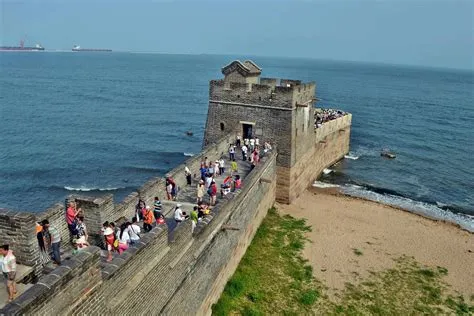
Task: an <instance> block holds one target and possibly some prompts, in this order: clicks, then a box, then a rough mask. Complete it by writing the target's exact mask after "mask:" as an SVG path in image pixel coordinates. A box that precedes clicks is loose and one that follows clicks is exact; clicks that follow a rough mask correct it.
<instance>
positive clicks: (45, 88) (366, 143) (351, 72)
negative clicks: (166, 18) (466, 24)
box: [0, 52, 474, 230]
mask: <svg viewBox="0 0 474 316" xmlns="http://www.w3.org/2000/svg"><path fill="white" fill-rule="evenodd" d="M236 57H237V58H239V57H240V58H243V57H242V56H215V55H163V54H133V53H103V54H102V53H52V52H51V53H49V52H43V53H3V54H0V105H1V109H0V115H1V124H0V133H1V138H0V148H1V150H0V207H5V208H13V209H17V210H28V211H41V210H43V209H45V208H47V207H49V206H51V205H52V204H53V203H55V202H57V201H62V200H63V198H64V197H65V196H66V195H67V194H70V193H72V192H76V191H79V192H80V191H82V192H84V193H86V194H102V193H105V192H110V193H114V195H115V198H116V200H121V199H122V198H123V197H124V196H125V195H126V194H128V193H129V192H131V191H133V190H134V189H136V188H137V187H139V186H141V184H143V183H144V182H145V181H146V180H147V179H149V178H150V177H153V176H157V175H163V174H164V173H165V172H166V171H167V170H169V169H171V168H172V167H174V166H176V165H177V164H179V163H181V162H182V161H184V160H185V159H186V158H187V157H186V154H192V153H196V152H198V151H199V150H200V148H201V144H202V135H203V131H204V125H205V120H206V114H207V101H208V82H209V80H211V79H215V78H219V77H221V74H220V68H221V67H222V66H223V65H225V64H227V63H228V62H229V61H231V60H232V59H234V58H236ZM253 59H254V61H255V62H256V63H257V64H259V65H261V66H262V68H263V76H266V77H283V78H292V79H302V80H305V81H316V83H317V96H318V97H319V98H320V99H321V101H320V102H319V104H318V106H320V107H330V108H338V109H342V110H345V111H349V112H351V113H352V114H353V126H352V134H351V153H350V155H349V157H348V159H344V160H343V161H341V162H340V163H338V164H337V165H336V166H334V167H332V168H331V169H332V170H333V172H331V173H329V174H328V175H326V176H324V177H323V179H322V181H324V182H332V183H336V184H338V185H340V186H341V187H342V188H343V189H344V190H346V191H347V192H348V193H350V194H353V195H357V196H363V197H368V198H372V199H376V200H380V201H383V202H386V203H391V204H395V205H401V206H404V207H406V208H408V209H410V207H411V209H412V210H413V211H417V209H421V211H420V210H418V212H419V213H423V214H424V215H428V216H429V215H430V214H431V215H432V214H437V216H438V217H444V216H446V218H447V219H449V220H453V221H455V222H458V223H460V224H461V225H463V227H466V228H468V229H471V230H474V217H471V216H474V160H473V157H474V146H473V145H472V140H473V138H474V130H473V127H474V124H473V123H474V95H473V91H474V72H472V71H462V70H449V69H432V68H415V67H404V66H392V65H378V64H366V63H351V62H336V61H320V60H309V59H290V58H270V57H254V58H253ZM187 130H192V131H193V132H194V136H187V135H185V131H187ZM383 148H389V149H390V150H392V151H394V152H395V153H396V154H397V158H396V159H394V160H387V159H383V158H381V157H380V151H381V150H382V149H383ZM185 153H186V154H185ZM351 158H352V159H351ZM354 158H357V159H354ZM409 206H410V207H409ZM425 213H426V214H425Z"/></svg>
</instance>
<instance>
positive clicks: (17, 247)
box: [0, 209, 39, 266]
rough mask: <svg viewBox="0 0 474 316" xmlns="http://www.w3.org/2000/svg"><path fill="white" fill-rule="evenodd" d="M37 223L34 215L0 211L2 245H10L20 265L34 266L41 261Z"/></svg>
mask: <svg viewBox="0 0 474 316" xmlns="http://www.w3.org/2000/svg"><path fill="white" fill-rule="evenodd" d="M35 223H36V217H35V216H34V214H31V213H26V212H14V211H10V210H7V209H0V240H1V243H2V244H9V245H10V249H12V250H13V251H14V252H15V256H16V260H17V262H18V263H20V264H24V265H28V266H34V265H35V264H36V263H37V262H38V261H39V251H38V250H37V248H38V243H37V241H36V232H35Z"/></svg>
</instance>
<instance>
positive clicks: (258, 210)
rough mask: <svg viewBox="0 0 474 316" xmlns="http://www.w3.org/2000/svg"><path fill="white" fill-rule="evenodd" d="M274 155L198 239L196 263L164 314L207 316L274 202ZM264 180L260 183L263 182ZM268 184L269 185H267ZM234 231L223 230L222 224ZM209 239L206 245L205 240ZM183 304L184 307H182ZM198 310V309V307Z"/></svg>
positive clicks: (252, 176)
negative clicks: (210, 228)
mask: <svg viewBox="0 0 474 316" xmlns="http://www.w3.org/2000/svg"><path fill="white" fill-rule="evenodd" d="M275 167H276V159H275V155H274V154H273V155H271V156H269V157H268V160H267V161H266V163H265V165H262V166H261V168H260V169H259V170H255V173H253V174H251V175H250V176H249V177H248V178H249V179H246V181H247V182H246V187H245V188H244V189H243V190H242V191H241V192H239V193H237V195H236V196H234V198H233V199H231V200H230V201H229V202H228V203H226V205H225V206H224V207H223V209H221V210H220V213H219V214H218V215H217V217H218V218H214V219H213V221H212V222H211V224H214V227H213V228H212V230H211V233H210V234H209V233H207V234H203V235H201V236H197V240H196V241H199V242H198V243H197V244H198V245H200V246H201V247H203V248H202V249H200V250H201V251H199V253H196V254H195V256H197V260H196V262H195V263H194V264H193V265H192V267H191V271H190V273H189V275H188V276H187V277H186V279H185V280H184V281H183V283H182V285H181V286H180V288H179V290H178V291H177V292H176V293H175V294H174V295H173V297H172V299H171V300H170V301H169V302H168V303H167V305H166V307H165V308H164V309H163V310H162V313H163V314H165V315H172V314H173V315H210V314H211V307H212V304H214V303H216V302H217V300H218V299H219V297H220V294H221V293H222V291H223V289H224V286H225V284H226V283H227V281H228V280H229V278H230V277H231V276H232V275H233V273H234V272H235V270H236V269H237V266H238V264H239V262H240V259H241V258H242V256H243V255H244V254H245V251H246V249H247V247H248V246H249V244H250V242H251V241H252V239H253V236H254V235H255V232H256V230H257V229H258V227H259V226H260V223H261V221H262V220H263V218H264V217H265V215H266V213H267V210H268V209H269V208H270V207H272V206H273V203H274V201H275V187H276V173H275ZM262 179H263V180H262ZM267 181H268V182H267ZM224 224H225V225H226V226H229V227H232V228H235V229H237V230H233V229H232V230H226V229H222V227H225V226H223V225H224ZM206 238H212V242H210V243H208V244H206V241H205V239H206ZM183 301H185V302H186V304H182V302H183ZM197 307H199V308H197Z"/></svg>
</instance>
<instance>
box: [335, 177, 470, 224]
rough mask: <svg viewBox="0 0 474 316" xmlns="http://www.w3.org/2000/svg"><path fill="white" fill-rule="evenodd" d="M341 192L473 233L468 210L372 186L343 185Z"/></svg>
mask: <svg viewBox="0 0 474 316" xmlns="http://www.w3.org/2000/svg"><path fill="white" fill-rule="evenodd" d="M341 191H342V192H343V193H345V194H348V195H351V196H355V197H360V198H364V199H368V200H371V201H375V202H379V203H382V204H387V205H390V206H395V207H400V208H402V209H404V210H407V211H410V212H412V213H415V214H418V215H421V216H424V217H428V218H431V219H435V220H443V221H447V222H451V223H455V224H458V225H459V226H461V227H462V228H464V229H466V230H468V231H470V232H474V216H472V215H469V214H466V213H464V212H467V211H469V210H466V209H462V210H463V212H459V209H455V208H454V207H453V206H449V205H446V204H443V203H440V202H437V203H438V205H437V204H436V202H435V203H429V202H424V201H418V200H413V199H410V198H408V197H404V196H402V195H400V194H398V193H397V192H395V191H393V190H388V189H383V188H376V187H373V186H367V185H364V186H359V185H343V186H341Z"/></svg>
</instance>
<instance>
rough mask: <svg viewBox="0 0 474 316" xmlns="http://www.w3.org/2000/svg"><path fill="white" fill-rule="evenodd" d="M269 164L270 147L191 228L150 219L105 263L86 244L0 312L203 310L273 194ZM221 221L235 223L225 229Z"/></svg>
mask: <svg viewBox="0 0 474 316" xmlns="http://www.w3.org/2000/svg"><path fill="white" fill-rule="evenodd" d="M275 166H276V153H272V154H270V155H267V156H266V157H264V158H263V159H262V163H261V164H260V165H258V166H257V167H256V168H255V169H254V170H253V171H252V172H251V173H250V175H249V176H247V177H246V178H245V179H244V184H243V188H242V189H240V190H237V191H236V192H234V193H230V194H228V195H227V196H226V197H224V198H223V199H221V202H220V203H219V204H218V205H217V206H216V207H215V208H214V209H213V214H212V215H210V216H207V217H206V218H205V219H204V220H203V221H202V222H200V223H199V225H198V227H197V228H196V230H195V232H194V234H192V231H191V222H190V221H186V222H183V223H181V224H179V225H178V227H177V228H176V229H175V230H174V231H173V233H169V232H168V230H167V227H166V226H159V227H155V228H154V229H153V230H152V231H151V232H150V233H148V234H146V235H144V236H143V238H142V239H141V242H140V243H139V244H138V245H135V246H132V247H130V248H129V249H128V250H127V251H125V252H124V253H122V254H121V255H119V256H118V257H117V258H114V260H113V261H112V262H110V263H106V262H102V263H100V258H99V249H98V248H96V247H89V248H88V249H87V250H86V251H84V252H81V253H80V254H78V255H76V256H74V257H73V259H72V260H68V261H65V263H64V265H63V266H61V267H58V268H56V269H55V270H54V271H53V272H51V274H49V275H47V276H44V277H42V278H41V279H40V280H39V282H38V283H37V284H36V285H34V286H33V287H32V288H30V289H29V290H27V291H26V292H25V293H23V294H22V295H21V296H20V297H19V298H18V299H17V300H15V301H14V302H13V303H10V304H8V305H7V306H6V307H5V308H4V309H2V310H0V314H5V315H22V314H53V315H99V314H122V315H125V314H138V315H143V314H151V315H156V314H158V313H162V314H173V315H182V314H183V313H187V312H189V313H191V314H208V313H209V312H210V308H211V306H212V304H213V303H214V302H215V301H216V300H217V299H218V298H219V295H220V292H221V291H222V289H223V287H224V285H225V283H226V281H227V279H228V278H229V277H230V276H231V275H232V273H233V272H234V271H235V269H236V267H237V265H238V262H239V261H240V258H241V257H242V256H243V254H244V253H245V249H246V248H247V246H248V245H249V243H250V242H251V239H252V237H253V235H254V234H255V231H256V229H257V228H258V226H259V225H260V222H261V220H262V219H263V217H264V216H265V214H266V211H267V209H268V208H269V207H271V206H272V204H273V202H274V200H275V186H276V173H275ZM89 202H91V201H89ZM95 204H100V203H94V205H95ZM83 205H85V204H83ZM225 224H227V225H231V226H235V227H237V228H238V229H239V230H229V231H227V230H223V227H225V226H223V225H225ZM210 274H212V276H210ZM190 293H194V294H193V295H190ZM183 302H184V304H183Z"/></svg>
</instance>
